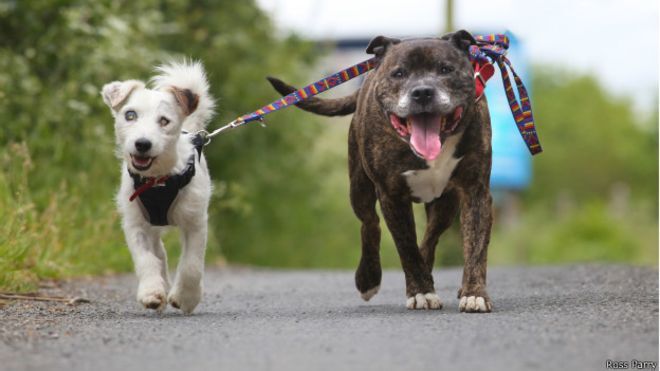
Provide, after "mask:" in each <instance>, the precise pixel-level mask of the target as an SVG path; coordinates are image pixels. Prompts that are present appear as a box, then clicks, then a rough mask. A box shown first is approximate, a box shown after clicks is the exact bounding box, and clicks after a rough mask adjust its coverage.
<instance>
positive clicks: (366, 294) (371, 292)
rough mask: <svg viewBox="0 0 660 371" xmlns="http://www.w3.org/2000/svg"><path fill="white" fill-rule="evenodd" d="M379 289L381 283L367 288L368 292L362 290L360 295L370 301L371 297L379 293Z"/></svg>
mask: <svg viewBox="0 0 660 371" xmlns="http://www.w3.org/2000/svg"><path fill="white" fill-rule="evenodd" d="M378 290H380V285H378V286H376V287H374V288H371V289H369V290H367V291H366V292H361V293H360V296H361V297H362V300H364V301H369V299H371V298H373V297H374V295H376V294H378Z"/></svg>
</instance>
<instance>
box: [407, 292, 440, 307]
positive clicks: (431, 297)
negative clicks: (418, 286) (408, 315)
mask: <svg viewBox="0 0 660 371" xmlns="http://www.w3.org/2000/svg"><path fill="white" fill-rule="evenodd" d="M406 308H408V309H442V302H441V301H440V297H439V296H438V295H437V294H436V293H434V292H427V293H426V294H417V295H415V296H411V297H409V298H408V300H407V301H406Z"/></svg>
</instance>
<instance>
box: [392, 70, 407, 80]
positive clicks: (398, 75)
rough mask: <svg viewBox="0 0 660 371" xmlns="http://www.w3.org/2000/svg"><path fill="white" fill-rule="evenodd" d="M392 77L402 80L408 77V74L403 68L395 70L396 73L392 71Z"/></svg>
mask: <svg viewBox="0 0 660 371" xmlns="http://www.w3.org/2000/svg"><path fill="white" fill-rule="evenodd" d="M391 75H392V77H394V78H395V79H400V78H402V77H404V76H405V75H406V73H405V71H404V70H403V68H397V69H395V70H394V71H392V74H391Z"/></svg>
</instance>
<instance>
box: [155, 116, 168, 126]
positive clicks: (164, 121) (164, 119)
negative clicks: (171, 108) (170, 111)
mask: <svg viewBox="0 0 660 371" xmlns="http://www.w3.org/2000/svg"><path fill="white" fill-rule="evenodd" d="M158 123H159V124H160V126H167V124H169V123H170V120H169V119H168V118H167V117H164V116H163V117H161V118H160V120H158Z"/></svg>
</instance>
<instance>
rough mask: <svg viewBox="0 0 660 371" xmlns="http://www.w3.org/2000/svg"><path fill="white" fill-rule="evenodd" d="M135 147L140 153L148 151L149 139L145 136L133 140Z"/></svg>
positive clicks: (149, 146)
mask: <svg viewBox="0 0 660 371" xmlns="http://www.w3.org/2000/svg"><path fill="white" fill-rule="evenodd" d="M135 149H137V151H138V152H140V153H145V152H149V150H150V149H151V141H150V140H149V139H146V138H140V139H138V140H136V141H135Z"/></svg>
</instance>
